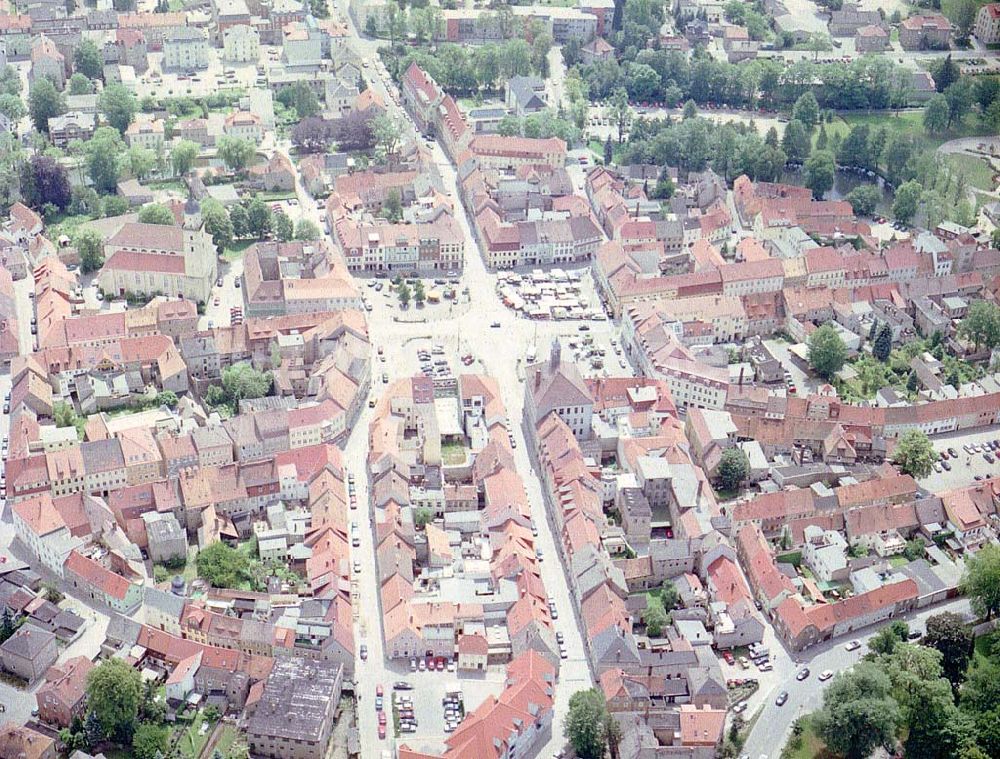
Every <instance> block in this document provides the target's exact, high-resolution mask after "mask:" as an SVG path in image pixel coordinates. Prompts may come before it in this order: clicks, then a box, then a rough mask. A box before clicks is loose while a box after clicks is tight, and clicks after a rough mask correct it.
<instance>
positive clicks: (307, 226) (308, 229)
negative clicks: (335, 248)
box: [295, 218, 323, 240]
mask: <svg viewBox="0 0 1000 759" xmlns="http://www.w3.org/2000/svg"><path fill="white" fill-rule="evenodd" d="M322 237H323V233H322V232H321V231H320V229H319V227H318V226H316V224H315V223H313V222H312V221H310V220H309V219H305V218H303V219H299V220H298V222H296V224H295V239H296V240H319V239H321V238H322Z"/></svg>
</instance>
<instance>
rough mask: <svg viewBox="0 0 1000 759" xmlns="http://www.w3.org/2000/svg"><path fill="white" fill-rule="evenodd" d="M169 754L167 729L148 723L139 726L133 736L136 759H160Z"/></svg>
mask: <svg viewBox="0 0 1000 759" xmlns="http://www.w3.org/2000/svg"><path fill="white" fill-rule="evenodd" d="M166 753H167V728H165V727H163V726H161V725H153V724H150V723H148V722H146V723H143V724H141V725H139V727H138V729H137V730H136V731H135V735H134V736H132V755H133V756H134V757H135V758H136V759H160V758H162V757H163V756H165V755H166Z"/></svg>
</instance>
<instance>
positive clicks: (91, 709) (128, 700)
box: [87, 659, 142, 743]
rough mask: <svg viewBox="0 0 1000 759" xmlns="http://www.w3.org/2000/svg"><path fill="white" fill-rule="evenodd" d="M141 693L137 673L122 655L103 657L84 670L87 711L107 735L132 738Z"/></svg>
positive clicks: (120, 738) (120, 739)
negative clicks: (92, 666)
mask: <svg viewBox="0 0 1000 759" xmlns="http://www.w3.org/2000/svg"><path fill="white" fill-rule="evenodd" d="M141 696H142V679H141V678H140V677H139V673H138V672H137V671H136V670H135V669H134V668H133V667H132V666H131V665H130V664H126V663H125V662H124V661H122V660H121V659H106V660H104V661H103V662H101V663H100V664H98V665H97V666H96V667H94V669H92V670H91V671H90V672H89V673H88V674H87V711H88V713H89V714H92V715H93V716H94V718H95V720H96V722H97V725H98V726H99V728H100V731H101V733H102V734H103V735H104V737H106V738H111V739H112V740H115V741H118V742H121V743H127V742H128V741H129V740H130V739H131V737H132V731H133V730H134V729H135V722H136V717H137V716H138V714H139V700H140V698H141Z"/></svg>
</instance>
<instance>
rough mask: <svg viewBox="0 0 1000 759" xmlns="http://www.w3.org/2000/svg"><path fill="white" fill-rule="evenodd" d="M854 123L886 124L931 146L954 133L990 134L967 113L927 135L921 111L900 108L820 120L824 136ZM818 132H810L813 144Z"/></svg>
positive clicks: (843, 134) (841, 132) (843, 131)
mask: <svg viewBox="0 0 1000 759" xmlns="http://www.w3.org/2000/svg"><path fill="white" fill-rule="evenodd" d="M856 124H867V125H868V126H869V127H870V128H871V129H872V130H873V131H874V130H876V129H878V128H879V127H883V126H884V127H886V128H887V129H888V130H889V132H890V133H891V134H893V133H900V132H902V133H904V134H913V135H916V136H917V137H920V138H921V139H923V140H925V141H926V142H927V144H928V145H929V146H931V147H934V148H937V146H938V145H940V144H941V143H944V142H948V140H954V139H956V138H958V137H977V136H982V135H988V134H990V130H989V129H988V128H986V127H984V126H983V125H982V124H980V123H979V120H978V119H976V118H974V117H972V116H968V117H966V119H965V120H964V121H963V122H962V123H961V124H959V125H958V126H957V127H956V128H954V129H949V130H948V131H947V132H944V133H942V134H935V135H930V134H927V133H926V132H925V131H924V112H923V110H919V111H902V112H901V113H900V114H899V115H898V116H896V115H895V114H893V113H891V112H886V111H881V112H879V113H854V114H851V115H849V116H846V117H840V116H838V117H837V118H835V119H834V120H833V121H832V122H831V123H829V124H824V126H825V127H826V136H827V137H828V138H832V137H833V135H834V134H839V135H841V137H846V136H847V134H848V132H850V131H851V127H852V126H854V125H856ZM818 136H819V129H818V128H817V129H816V131H815V132H814V133H813V145H814V146H815V140H816V138H817V137H818Z"/></svg>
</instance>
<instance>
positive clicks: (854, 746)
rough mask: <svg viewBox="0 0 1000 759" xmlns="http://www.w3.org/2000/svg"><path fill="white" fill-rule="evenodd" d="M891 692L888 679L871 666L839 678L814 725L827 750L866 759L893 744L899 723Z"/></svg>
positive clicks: (825, 696)
mask: <svg viewBox="0 0 1000 759" xmlns="http://www.w3.org/2000/svg"><path fill="white" fill-rule="evenodd" d="M890 690H891V683H890V680H889V678H888V676H887V675H886V674H885V673H884V672H883V671H882V670H881V669H880V668H878V667H877V666H875V665H874V664H869V663H867V662H862V663H861V664H858V665H856V666H855V667H854V669H853V670H851V671H848V672H844V673H841V674H839V675H837V677H836V678H835V679H834V680H833V681H832V682H831V683H830V685H829V687H828V688H827V689H826V691H825V692H824V694H823V708H822V709H821V710H820V711H819V712H817V714H816V717H815V723H814V724H815V725H816V730H817V732H818V734H819V736H820V737H821V738H822V739H823V741H824V743H826V746H827V748H829V749H830V750H831V751H834V752H836V753H837V754H840V755H841V756H843V757H845V759H865V757H867V756H868V755H869V754H870V753H871V752H872V750H873V749H874V748H876V747H877V746H880V745H886V744H889V743H890V742H891V741H892V740H893V738H894V737H895V733H896V723H897V722H898V720H899V707H898V706H897V705H896V702H895V701H894V700H893V698H892V697H891V695H890Z"/></svg>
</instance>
